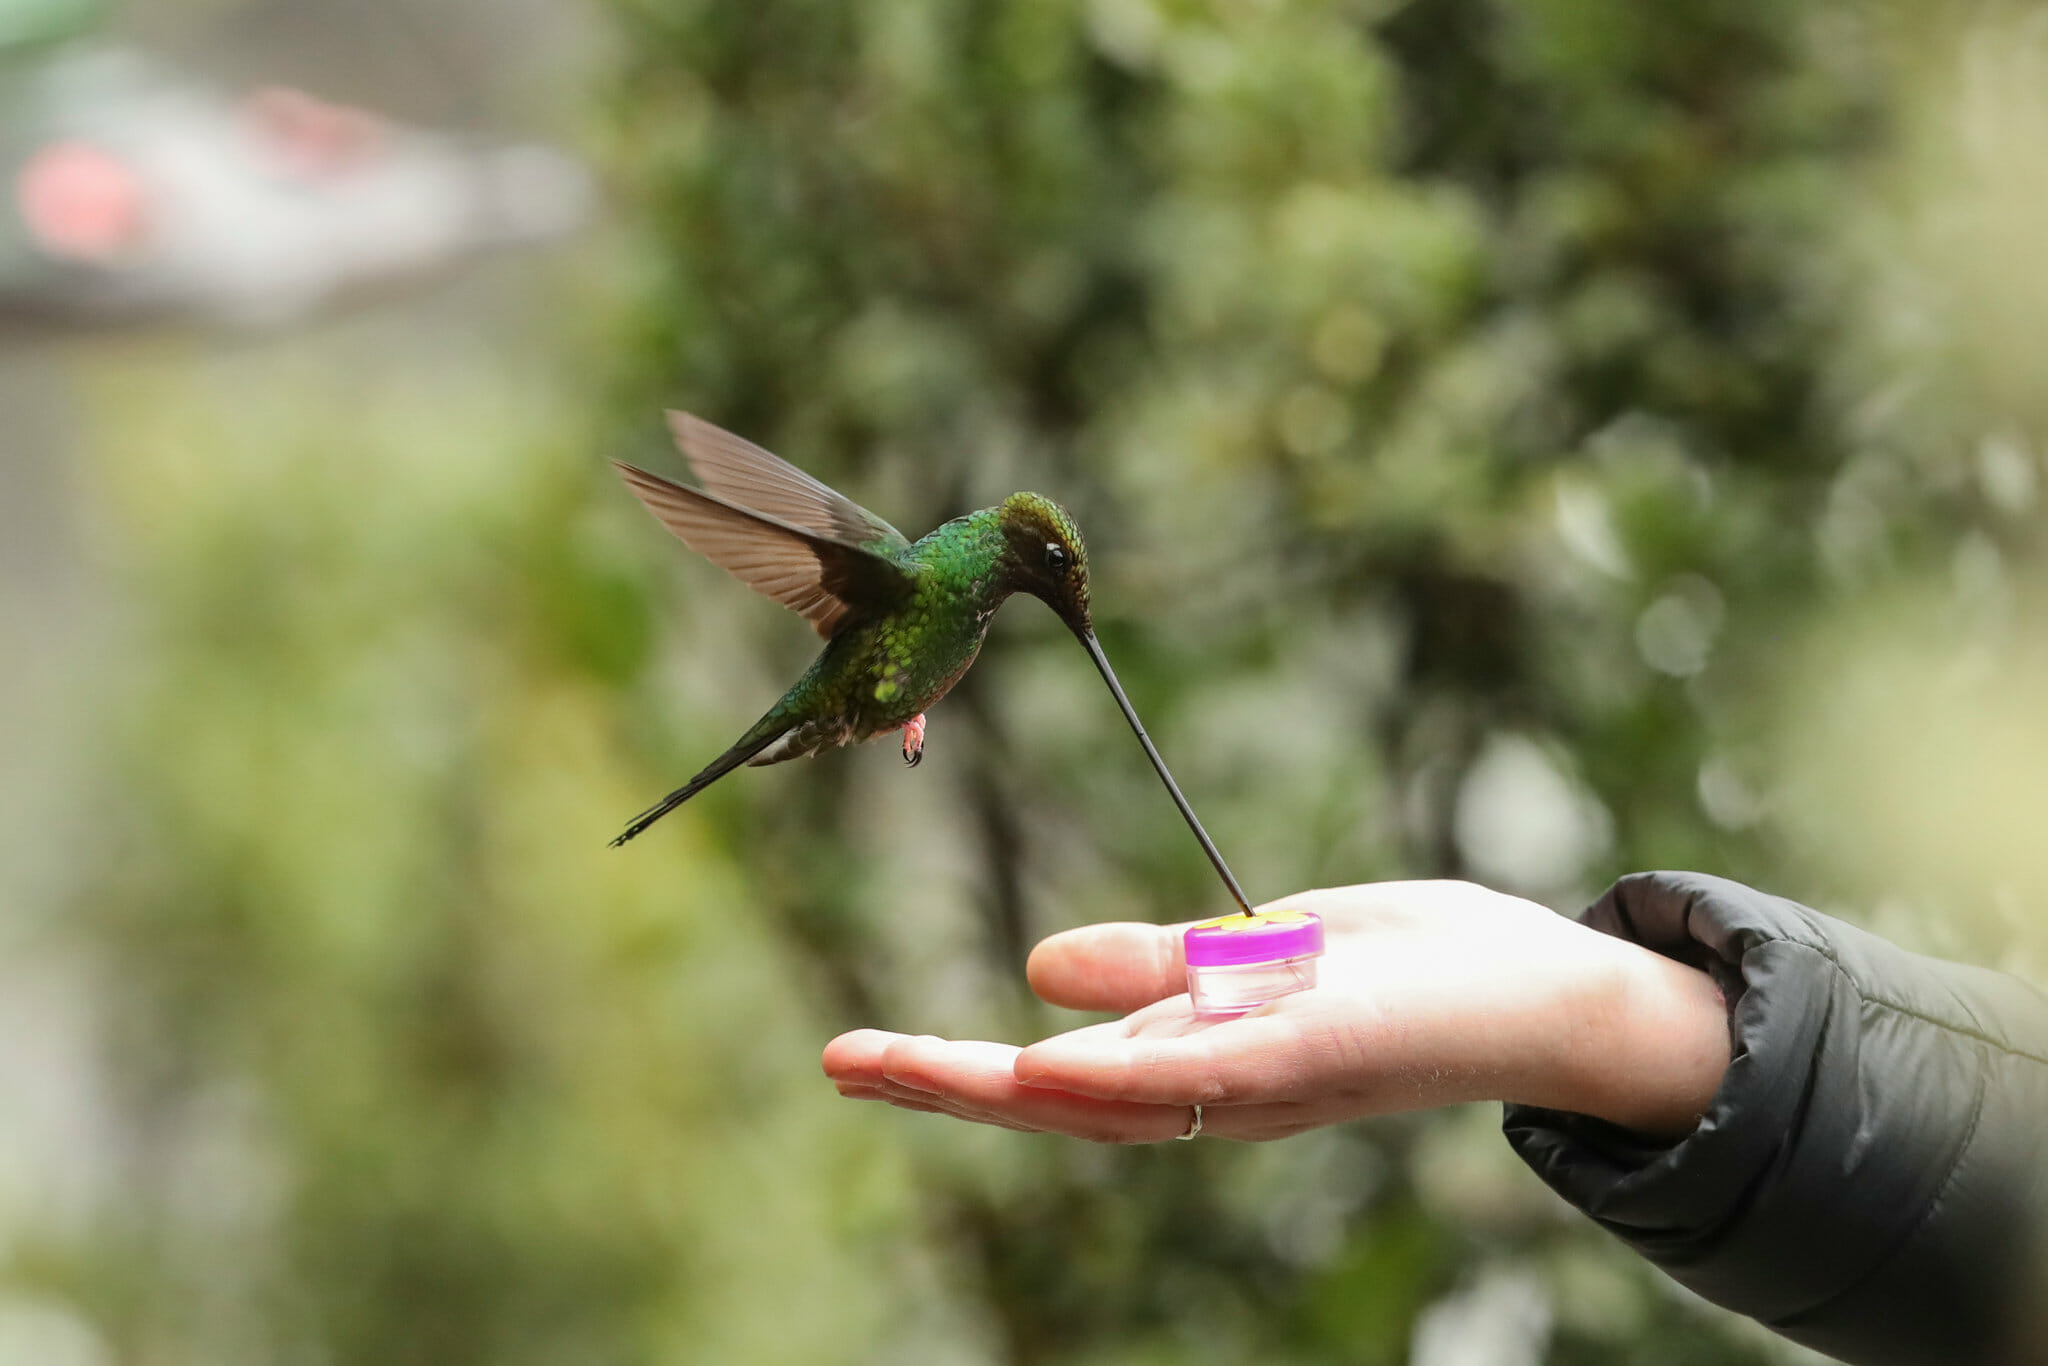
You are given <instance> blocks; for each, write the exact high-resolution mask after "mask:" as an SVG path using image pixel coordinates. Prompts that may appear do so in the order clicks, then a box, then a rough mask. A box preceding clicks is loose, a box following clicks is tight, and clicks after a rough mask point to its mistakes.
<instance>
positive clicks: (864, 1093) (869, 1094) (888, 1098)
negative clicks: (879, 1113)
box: [839, 1086, 946, 1115]
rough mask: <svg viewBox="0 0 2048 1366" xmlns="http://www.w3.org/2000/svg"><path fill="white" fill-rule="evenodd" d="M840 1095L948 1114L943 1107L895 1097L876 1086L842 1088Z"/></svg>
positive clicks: (899, 1107)
mask: <svg viewBox="0 0 2048 1366" xmlns="http://www.w3.org/2000/svg"><path fill="white" fill-rule="evenodd" d="M839 1094H840V1095H842V1096H845V1097H846V1098H847V1099H848V1100H879V1101H882V1102H884V1103H885V1104H889V1105H894V1106H895V1107H897V1108H898V1109H900V1110H923V1111H925V1112H926V1113H928V1114H934V1115H942V1114H945V1113H946V1111H945V1109H944V1108H943V1107H941V1106H938V1105H934V1104H932V1103H931V1102H930V1101H928V1100H925V1099H922V1098H912V1097H911V1096H909V1095H900V1096H899V1095H893V1094H891V1093H890V1092H887V1091H884V1090H882V1089H881V1088H880V1087H876V1086H841V1087H840V1088H839Z"/></svg>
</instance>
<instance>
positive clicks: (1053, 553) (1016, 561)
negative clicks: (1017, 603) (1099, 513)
mask: <svg viewBox="0 0 2048 1366" xmlns="http://www.w3.org/2000/svg"><path fill="white" fill-rule="evenodd" d="M1002 526H1003V539H1004V542H1005V551H1004V555H1003V572H1004V576H1005V577H1006V578H1007V579H1008V580H1009V581H1010V585H1011V587H1012V588H1013V589H1014V590H1015V591H1017V592H1019V593H1029V594H1030V595H1031V596H1032V597H1034V598H1037V599H1039V600H1040V601H1041V602H1043V603H1044V604H1045V605H1046V606H1047V607H1050V608H1052V610H1053V611H1055V612H1057V613H1058V614H1059V618H1060V620H1061V621H1064V622H1065V623H1066V624H1067V627H1068V629H1070V630H1072V631H1073V632H1075V633H1076V634H1078V635H1087V634H1088V633H1090V632H1092V631H1093V630H1094V629H1095V628H1094V624H1093V622H1092V621H1091V620H1090V619H1089V616H1088V547H1087V546H1085V545H1083V544H1082V543H1081V532H1080V529H1079V528H1077V527H1076V526H1075V525H1074V519H1073V518H1071V517H1069V516H1067V514H1066V512H1065V510H1064V509H1062V508H1061V507H1060V505H1059V504H1058V503H1055V502H1054V501H1053V500H1052V499H1050V498H1047V497H1045V496H1044V495H1043V494H1038V493H1013V494H1011V495H1010V496H1009V497H1008V498H1005V499H1004V500H1003V505H1002Z"/></svg>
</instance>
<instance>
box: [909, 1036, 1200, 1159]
mask: <svg viewBox="0 0 2048 1366" xmlns="http://www.w3.org/2000/svg"><path fill="white" fill-rule="evenodd" d="M1017 1055H1018V1050H1017V1049H1015V1048H1012V1047H1010V1046H1009V1045H1007V1044H995V1043H969V1042H959V1041H954V1040H947V1039H933V1038H901V1039H898V1040H897V1041H896V1042H895V1043H893V1044H891V1045H890V1046H889V1049H888V1051H887V1056H886V1058H885V1059H884V1062H883V1074H884V1076H885V1077H886V1078H887V1079H888V1080H889V1081H890V1082H891V1083H894V1084H895V1085H897V1086H900V1087H906V1088H908V1089H910V1090H912V1091H914V1092H918V1093H920V1094H921V1096H922V1098H923V1099H925V1100H927V1101H930V1102H932V1103H934V1104H940V1105H944V1106H947V1107H948V1108H949V1109H953V1110H954V1111H955V1112H956V1113H958V1112H963V1111H964V1112H966V1113H965V1114H963V1118H967V1117H972V1118H980V1119H981V1120H982V1122H984V1123H1002V1124H1010V1125H1021V1126H1024V1127H1027V1128H1032V1129H1042V1130H1046V1131H1048V1132H1051V1133H1061V1134H1067V1135H1069V1136H1071V1137H1074V1138H1085V1139H1092V1140H1094V1141H1096V1142H1104V1143H1156V1142H1159V1141H1161V1140H1163V1139H1169V1138H1174V1137H1177V1136H1178V1135H1179V1134H1180V1133H1181V1132H1182V1131H1183V1130H1184V1129H1186V1127H1187V1121H1188V1115H1187V1109H1186V1107H1185V1106H1157V1105H1136V1104H1130V1103H1128V1102H1123V1101H1115V1100H1101V1099H1097V1098H1095V1097H1091V1096H1085V1095H1076V1094H1072V1093H1069V1092H1063V1091H1058V1090H1053V1089H1050V1088H1047V1087H1044V1086H1025V1085H1023V1084H1021V1083H1020V1082H1019V1081H1018V1080H1017V1078H1016V1074H1015V1071H1014V1069H1015V1066H1016V1060H1017Z"/></svg>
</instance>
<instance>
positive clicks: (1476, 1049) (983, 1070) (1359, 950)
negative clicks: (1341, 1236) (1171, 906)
mask: <svg viewBox="0 0 2048 1366" xmlns="http://www.w3.org/2000/svg"><path fill="white" fill-rule="evenodd" d="M1272 906H1273V908H1280V907H1285V908H1289V909H1295V910H1310V911H1314V912H1316V913H1317V914H1318V915H1320V916H1322V918H1323V921H1324V929H1325V932H1326V938H1327V944H1328V946H1327V949H1326V951H1325V954H1324V957H1323V961H1322V965H1321V968H1320V971H1319V977H1318V984H1317V986H1316V987H1315V988H1314V989H1313V990H1311V991H1305V992H1299V993H1296V994H1295V995H1291V996H1285V997H1282V998H1281V999H1279V1000H1277V1001H1274V1002H1272V1003H1271V1004H1269V1005H1267V1006H1264V1007H1262V1008H1260V1009H1259V1010H1257V1011H1254V1012H1253V1013H1252V1014H1250V1015H1245V1016H1240V1017H1238V1018H1236V1019H1229V1020H1208V1019H1202V1018H1200V1017H1198V1016H1197V1015H1195V1013H1194V1011H1193V1009H1192V1008H1191V1006H1190V1004H1189V1001H1188V997H1187V995H1186V968H1185V965H1184V963H1183V960H1182V956H1181V931H1182V929H1184V928H1185V927H1184V926H1177V925H1171V926H1170V925H1150V924H1129V923H1120V924H1106V925H1091V926H1087V927H1085V928H1082V929H1077V930H1069V931H1067V932H1065V933H1063V934H1056V935H1054V936H1052V937H1051V938H1050V939H1047V940H1045V941H1044V942H1043V943H1041V944H1040V945H1039V946H1038V947H1037V949H1035V950H1034V951H1033V952H1032V954H1031V959H1030V962H1029V963H1028V964H1027V965H1026V968H1025V973H1026V976H1027V977H1028V978H1029V979H1030V982H1031V986H1032V989H1033V990H1034V991H1036V992H1037V993H1038V994H1039V995H1040V996H1041V997H1043V998H1044V999H1045V1000H1046V1001H1048V1002H1050V1003H1051V1004H1053V1005H1058V1006H1069V1007H1072V1008H1075V1009H1080V1010H1109V1011H1128V1012H1130V1013H1129V1014H1127V1015H1126V1016H1125V1017H1124V1018H1123V1019H1121V1020H1115V1021H1111V1022H1108V1023H1105V1024H1095V1025H1089V1026H1086V1027H1084V1028H1081V1029H1076V1030H1073V1031H1071V1032H1069V1033H1065V1034H1058V1035H1054V1036H1053V1037H1052V1038H1049V1039H1043V1040H1041V1041H1039V1042H1038V1043H1035V1044H1032V1045H1031V1046H1029V1047H1027V1048H1022V1049H1019V1048H1016V1047H1012V1046H1010V1045H1007V1044H998V1043H984V1042H971V1041H963V1040H948V1039H939V1038H933V1037H930V1036H910V1035H904V1034H891V1033H887V1032H884V1031H882V1030H874V1029H859V1030H855V1031H853V1032H852V1033H849V1034H842V1035H840V1036H839V1037H838V1038H836V1039H834V1040H833V1041H832V1042H831V1043H830V1044H829V1045H827V1046H826V1049H825V1055H824V1065H825V1072H826V1074H827V1075H828V1076H830V1077H831V1078H832V1080H833V1081H834V1083H836V1084H837V1086H838V1088H839V1091H840V1094H842V1095H846V1096H852V1097H856V1098H859V1099H865V1100H882V1101H887V1102H888V1103H889V1104H891V1105H896V1106H899V1107H901V1108H903V1109H907V1110H926V1111H934V1112H937V1113H941V1114H950V1115H953V1116H955V1117H957V1118H960V1119H967V1120H972V1121H975V1122H976V1123H982V1124H995V1125H1001V1126H1003V1127H1006V1128H1012V1129H1026V1130H1046V1131H1050V1132H1055V1133H1063V1134H1069V1135H1072V1136H1074V1137H1076V1138H1088V1139H1096V1140H1100V1141H1104V1142H1119V1143H1149V1142H1156V1141H1159V1140H1162V1139H1169V1138H1175V1137H1178V1136H1179V1135H1180V1134H1181V1133H1183V1132H1184V1131H1185V1130H1186V1129H1187V1127H1188V1124H1189V1120H1190V1117H1191V1114H1192V1107H1193V1106H1195V1105H1200V1106H1202V1107H1203V1132H1204V1133H1209V1134H1219V1135H1222V1136H1224V1137H1228V1138H1242V1139H1255V1140H1256V1139H1272V1138H1285V1137H1287V1136H1288V1135H1291V1134H1296V1133H1300V1132H1302V1131H1304V1130H1306V1129H1313V1128H1316V1127H1319V1126H1321V1125H1325V1124H1336V1123H1341V1122H1343V1121H1345V1120H1351V1119H1360V1118H1363V1117H1365V1116H1368V1115H1376V1114H1387V1113H1392V1112H1394V1111H1400V1110H1419V1109H1428V1108H1432V1107H1435V1106H1440V1105H1450V1104H1456V1103H1459V1102H1463V1101H1473V1100H1509V1101H1524V1102H1528V1103H1531V1104H1536V1105H1542V1106H1546V1107H1549V1108H1553V1109H1559V1110H1571V1111H1576V1112H1579V1113H1582V1114H1589V1115H1596V1116H1598V1117H1600V1118H1602V1119H1607V1120H1611V1121H1612V1122H1614V1123H1616V1124H1620V1125H1622V1126H1624V1127H1627V1128H1630V1129H1635V1130H1637V1131H1640V1132H1643V1133H1646V1134H1651V1135H1658V1136H1677V1135H1680V1134H1683V1133H1685V1132H1688V1131H1689V1130H1690V1129H1691V1128H1692V1127H1693V1125H1694V1124H1695V1123H1696V1122H1697V1120H1698V1117H1699V1115H1700V1113H1701V1112H1702V1111H1703V1110H1704V1109H1705V1108H1706V1106H1707V1103H1708V1101H1709V1100H1710V1099H1711V1098H1712V1097H1713V1094H1714V1091H1715V1089H1716V1088H1717V1087H1718V1086H1719V1084H1720V1080H1721V1074H1722V1072H1723V1071H1725V1070H1726V1068H1727V1065H1728V1048H1729V1044H1728V1026H1727V1010H1726V1007H1725V1005H1724V1004H1723V1003H1722V1000H1721V996H1720V993H1719V991H1718V990H1717V989H1716V988H1715V986H1714V985H1713V982H1712V981H1711V979H1709V978H1708V977H1707V975H1706V974H1705V973H1703V972H1700V971H1698V970H1697V969H1694V968H1689V967H1686V966H1685V965H1683V964H1681V963H1677V962H1674V961H1673V960H1671V959H1668V958H1664V957H1662V956H1660V955H1658V954H1655V953H1652V952H1650V951H1649V950H1647V949H1644V948H1641V947H1640V946H1638V945H1635V944H1631V943H1629V942H1627V941H1626V940H1622V939H1616V938H1614V937H1613V936H1611V935H1605V934H1601V933H1600V932H1598V931H1596V930H1590V929H1587V928H1586V927H1585V926H1583V925H1580V924H1578V923H1577V922H1575V921H1571V920H1567V919H1565V918H1564V917H1562V916H1559V915H1557V914H1555V913H1553V912H1552V911H1550V910H1548V909H1546V908H1545V907H1542V906H1539V905H1536V904H1535V903H1533V902H1529V901H1524V900H1521V899H1520V898H1517V897H1511V896H1506V895H1503V894H1501V893H1498V892H1493V891H1489V890H1487V889H1486V888H1484V887H1478V886H1475V885H1473V884H1471V883H1463V882H1389V883H1372V884H1365V885H1361V886H1356V887H1341V888H1333V889H1330V890H1326V891H1315V892H1304V893H1301V894H1299V895H1297V896H1291V897H1287V898H1284V899H1283V900H1281V901H1277V902H1274V903H1272Z"/></svg>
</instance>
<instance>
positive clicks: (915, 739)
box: [903, 712, 924, 768]
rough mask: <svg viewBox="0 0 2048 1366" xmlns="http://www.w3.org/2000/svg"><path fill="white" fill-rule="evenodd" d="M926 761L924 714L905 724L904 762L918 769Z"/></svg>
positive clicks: (920, 713)
mask: <svg viewBox="0 0 2048 1366" xmlns="http://www.w3.org/2000/svg"><path fill="white" fill-rule="evenodd" d="M923 759H924V713H923V712H919V713H918V714H917V715H915V716H913V717H911V718H910V719H909V720H908V721H905V722H904V723H903V762H904V763H906V764H908V765H910V766H911V767H912V768H916V767H917V766H918V764H919V763H921V762H922V761H923Z"/></svg>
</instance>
